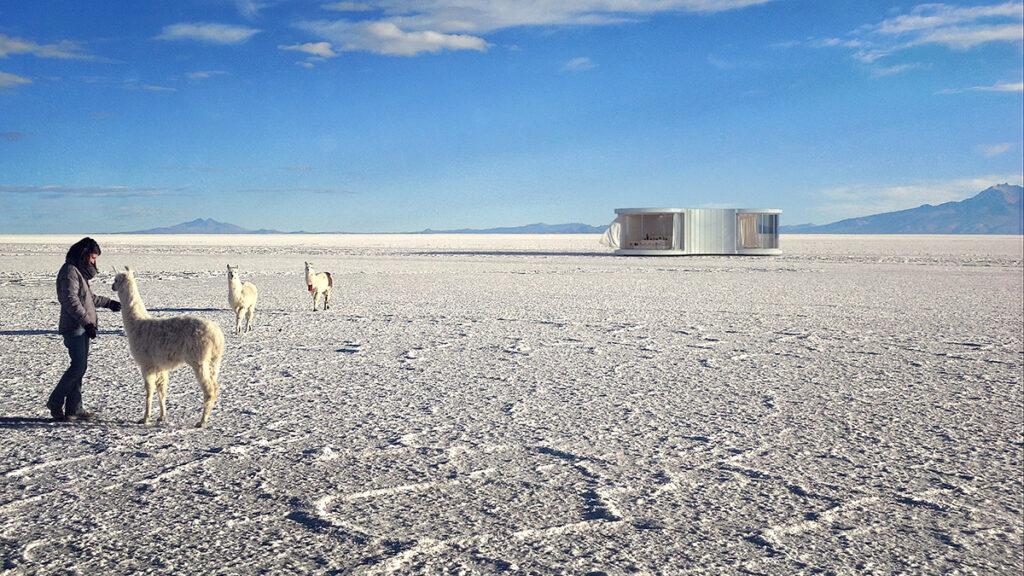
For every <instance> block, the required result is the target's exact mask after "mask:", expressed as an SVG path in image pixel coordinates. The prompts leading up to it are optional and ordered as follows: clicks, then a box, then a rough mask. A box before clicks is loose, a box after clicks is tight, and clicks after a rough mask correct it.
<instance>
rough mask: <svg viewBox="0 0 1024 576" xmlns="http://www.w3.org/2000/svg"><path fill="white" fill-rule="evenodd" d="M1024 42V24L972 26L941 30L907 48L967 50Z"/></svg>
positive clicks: (929, 33) (930, 33)
mask: <svg viewBox="0 0 1024 576" xmlns="http://www.w3.org/2000/svg"><path fill="white" fill-rule="evenodd" d="M1022 40H1024V24H1004V25H1001V26H970V27H965V28H940V29H938V30H932V31H930V32H928V33H926V34H922V35H921V36H920V37H918V38H917V39H916V40H914V41H912V42H910V43H908V44H907V46H908V47H909V46H920V45H923V44H942V45H944V46H947V47H949V48H955V49H958V50H967V49H969V48H973V47H975V46H978V45H981V44H988V43H989V42H1021V41H1022Z"/></svg>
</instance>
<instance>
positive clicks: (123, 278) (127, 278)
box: [110, 266, 135, 293]
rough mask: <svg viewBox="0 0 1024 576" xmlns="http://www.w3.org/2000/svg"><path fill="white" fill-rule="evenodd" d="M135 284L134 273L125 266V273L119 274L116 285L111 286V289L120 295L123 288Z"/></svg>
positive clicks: (115, 281) (116, 276)
mask: <svg viewBox="0 0 1024 576" xmlns="http://www.w3.org/2000/svg"><path fill="white" fill-rule="evenodd" d="M133 282H135V273H134V272H132V269H131V268H129V267H127V266H125V267H124V272H118V273H117V275H115V276H114V283H113V284H111V285H110V289H111V290H113V291H114V292H118V293H120V292H121V289H122V288H125V287H127V286H129V285H130V284H131V283H133Z"/></svg>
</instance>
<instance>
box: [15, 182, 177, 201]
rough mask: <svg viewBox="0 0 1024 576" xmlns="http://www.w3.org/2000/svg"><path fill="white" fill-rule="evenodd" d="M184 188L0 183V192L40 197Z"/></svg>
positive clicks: (147, 193)
mask: <svg viewBox="0 0 1024 576" xmlns="http://www.w3.org/2000/svg"><path fill="white" fill-rule="evenodd" d="M184 190H185V189H184V188H151V187H137V186H65V185H62V184H44V185H21V184H0V194H20V195H29V196H38V197H42V198H142V197H153V196H163V195H166V194H171V193H177V192H182V191H184Z"/></svg>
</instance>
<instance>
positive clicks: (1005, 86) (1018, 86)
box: [971, 82, 1024, 92]
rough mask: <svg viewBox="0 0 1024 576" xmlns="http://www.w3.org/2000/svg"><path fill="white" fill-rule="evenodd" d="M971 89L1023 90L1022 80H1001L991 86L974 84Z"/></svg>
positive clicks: (1023, 83) (982, 90)
mask: <svg viewBox="0 0 1024 576" xmlns="http://www.w3.org/2000/svg"><path fill="white" fill-rule="evenodd" d="M971 90H974V91H978V92H1024V82H1003V83H1000V84H995V85H993V86H975V87H973V88H971Z"/></svg>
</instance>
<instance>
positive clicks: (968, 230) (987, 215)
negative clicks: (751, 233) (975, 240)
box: [780, 184, 1024, 234]
mask: <svg viewBox="0 0 1024 576" xmlns="http://www.w3.org/2000/svg"><path fill="white" fill-rule="evenodd" d="M1022 195H1024V187H1021V186H1017V185H1014V184H997V185H995V186H991V187H989V188H986V189H985V190H983V191H981V192H979V193H978V194H976V195H974V196H973V197H971V198H968V199H966V200H961V201H959V202H945V203H942V204H939V205H936V206H933V205H931V204H923V205H921V206H918V207H917V208H909V209H907V210H898V211H895V212H885V213H882V214H872V215H870V216H861V217H858V218H848V219H846V220H840V221H838V222H833V223H831V224H825V225H823V226H805V225H800V226H782V227H780V230H781V231H782V232H784V233H795V234H800V233H805V234H1022V233H1024V202H1022V201H1021V196H1022Z"/></svg>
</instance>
